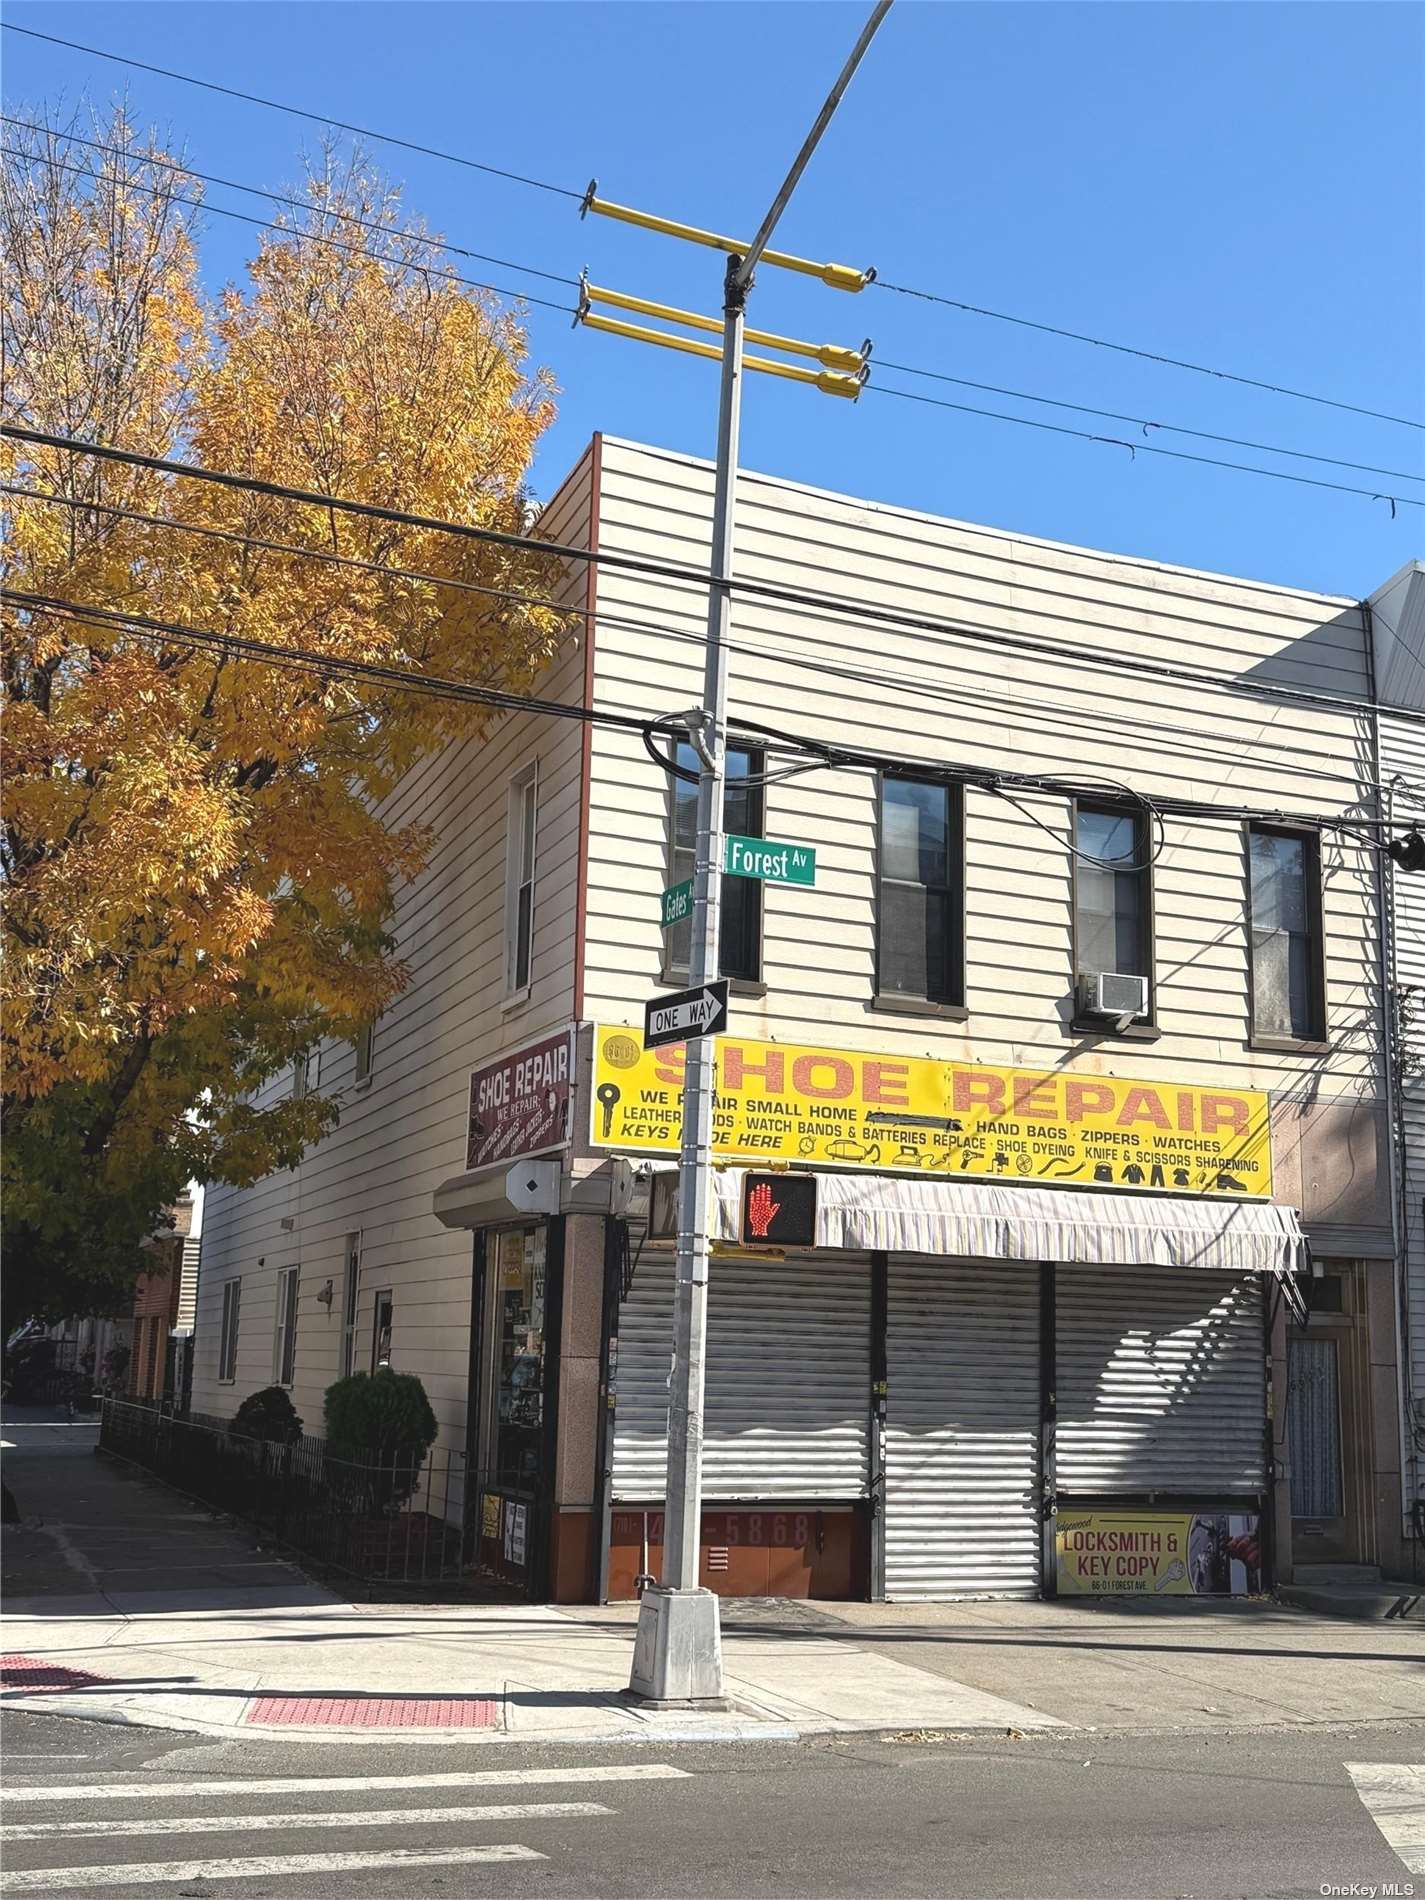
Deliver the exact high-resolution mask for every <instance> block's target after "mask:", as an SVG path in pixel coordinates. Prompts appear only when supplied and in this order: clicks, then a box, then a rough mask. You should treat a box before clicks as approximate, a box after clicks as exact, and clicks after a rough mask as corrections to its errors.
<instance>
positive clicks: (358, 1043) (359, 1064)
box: [351, 1023, 376, 1088]
mask: <svg viewBox="0 0 1425 1900" xmlns="http://www.w3.org/2000/svg"><path fill="white" fill-rule="evenodd" d="M351 1046H352V1049H353V1051H354V1052H355V1055H356V1086H357V1087H358V1088H361V1087H362V1086H363V1085H364V1084H365V1083H367V1082H369V1081H370V1080H371V1071H372V1068H373V1067H374V1066H375V1062H376V1025H375V1023H367V1024H366V1026H365V1028H364V1029H362V1030H361V1031H360V1032H359V1033H358V1035H357V1037H356V1040H355V1041H354V1042H353V1043H352V1045H351Z"/></svg>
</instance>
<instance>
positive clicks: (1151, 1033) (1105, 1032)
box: [1064, 1016, 1163, 1042]
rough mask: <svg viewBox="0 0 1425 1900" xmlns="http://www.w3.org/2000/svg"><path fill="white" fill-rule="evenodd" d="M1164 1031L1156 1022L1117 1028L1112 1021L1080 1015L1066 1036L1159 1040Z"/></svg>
mask: <svg viewBox="0 0 1425 1900" xmlns="http://www.w3.org/2000/svg"><path fill="white" fill-rule="evenodd" d="M1162 1033H1163V1032H1162V1030H1161V1029H1159V1027H1158V1025H1157V1024H1156V1023H1129V1025H1128V1027H1127V1028H1126V1029H1115V1028H1114V1026H1113V1024H1112V1023H1111V1022H1105V1021H1102V1020H1101V1019H1099V1018H1094V1019H1093V1020H1091V1021H1085V1020H1084V1018H1082V1017H1080V1016H1076V1017H1075V1018H1074V1020H1073V1021H1072V1022H1071V1023H1070V1024H1069V1025H1068V1026H1067V1028H1066V1029H1065V1030H1064V1034H1065V1035H1066V1036H1100V1037H1102V1038H1104V1039H1105V1040H1107V1041H1112V1042H1157V1041H1158V1040H1159V1039H1160V1038H1161V1036H1162Z"/></svg>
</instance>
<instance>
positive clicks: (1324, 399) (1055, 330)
mask: <svg viewBox="0 0 1425 1900" xmlns="http://www.w3.org/2000/svg"><path fill="white" fill-rule="evenodd" d="M874 281H875V283H876V286H877V288H878V289H880V290H891V291H895V292H896V293H897V294H898V295H900V296H902V297H918V298H920V300H921V301H922V302H924V303H935V304H943V305H944V306H945V307H946V308H947V309H949V310H963V311H965V312H966V313H967V314H968V315H970V316H972V317H991V318H993V319H994V321H995V322H997V323H1015V324H1018V325H1019V326H1020V328H1021V329H1025V330H1040V331H1042V332H1043V333H1044V334H1045V335H1046V336H1061V337H1067V338H1068V340H1069V341H1070V342H1071V343H1090V344H1092V345H1093V346H1094V347H1095V348H1096V349H1100V350H1116V351H1117V352H1118V353H1119V355H1121V356H1137V357H1140V358H1141V359H1142V360H1143V361H1144V362H1148V363H1162V364H1165V365H1166V366H1167V367H1168V368H1169V369H1186V370H1192V371H1193V372H1194V373H1195V374H1196V375H1199V376H1215V377H1216V378H1217V379H1218V380H1219V381H1221V382H1228V383H1241V384H1242V385H1243V386H1244V387H1245V388H1247V389H1265V390H1266V391H1267V392H1268V393H1269V394H1271V395H1273V396H1292V397H1295V398H1296V400H1297V401H1299V402H1314V403H1320V404H1321V405H1322V407H1323V408H1326V409H1344V410H1347V411H1348V412H1349V413H1350V414H1351V415H1354V416H1369V417H1370V418H1371V419H1372V421H1375V422H1395V423H1399V425H1400V426H1401V428H1403V429H1425V422H1417V421H1416V420H1415V419H1414V417H1412V416H1394V415H1390V414H1388V413H1387V412H1386V411H1385V410H1382V409H1366V408H1363V407H1362V406H1361V405H1360V404H1359V403H1354V402H1342V401H1340V400H1339V399H1338V398H1337V397H1335V396H1317V395H1314V394H1312V393H1311V391H1309V390H1305V389H1290V388H1288V387H1287V386H1286V384H1284V383H1268V382H1262V381H1259V380H1258V378H1257V377H1255V376H1239V375H1237V374H1236V373H1235V372H1234V371H1232V370H1230V369H1214V368H1213V367H1212V366H1211V365H1210V364H1207V363H1189V362H1185V361H1184V360H1183V359H1182V358H1181V357H1177V356H1164V355H1162V354H1161V353H1159V352H1158V351H1156V350H1139V349H1135V348H1133V346H1132V345H1131V344H1128V343H1110V342H1109V341H1108V340H1107V339H1106V338H1104V337H1101V336H1085V335H1083V334H1082V332H1080V331H1078V330H1064V329H1060V328H1059V326H1058V325H1057V324H1053V323H1040V322H1037V321H1036V320H1035V319H1034V318H1032V317H1016V316H1011V315H1010V314H1009V313H1008V312H1007V311H1004V310H986V309H984V308H983V306H982V305H980V304H974V303H962V302H960V300H959V299H958V298H955V297H942V296H940V295H938V294H937V293H936V292H934V291H931V290H917V289H915V288H914V287H913V286H912V285H909V284H888V283H887V282H886V280H885V279H884V278H883V277H877V278H876V279H875V280H874Z"/></svg>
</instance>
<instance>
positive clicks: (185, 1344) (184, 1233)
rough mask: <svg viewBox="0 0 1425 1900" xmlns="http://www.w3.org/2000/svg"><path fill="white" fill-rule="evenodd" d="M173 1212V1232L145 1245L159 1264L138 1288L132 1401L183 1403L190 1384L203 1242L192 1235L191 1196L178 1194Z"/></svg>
mask: <svg viewBox="0 0 1425 1900" xmlns="http://www.w3.org/2000/svg"><path fill="white" fill-rule="evenodd" d="M169 1213H170V1216H171V1217H172V1220H173V1226H172V1228H171V1229H168V1230H165V1232H163V1233H162V1234H159V1235H156V1236H155V1237H154V1238H153V1239H152V1240H151V1241H148V1242H146V1243H145V1245H146V1248H147V1250H148V1251H149V1252H150V1253H151V1254H153V1255H154V1257H155V1265H154V1266H153V1267H151V1268H150V1269H149V1271H148V1272H147V1273H145V1274H143V1275H141V1277H140V1279H139V1281H138V1284H137V1285H136V1286H135V1288H134V1306H133V1347H132V1357H131V1358H130V1361H129V1377H128V1386H129V1394H130V1396H131V1397H133V1398H140V1399H163V1398H170V1399H176V1398H181V1397H182V1394H183V1391H184V1387H185V1383H186V1379H187V1372H188V1366H187V1354H188V1349H189V1342H190V1341H191V1339H192V1336H193V1321H194V1316H195V1313H196V1310H197V1300H198V1264H199V1254H200V1251H201V1247H202V1241H201V1239H200V1237H199V1236H198V1235H197V1234H195V1233H194V1232H193V1231H192V1227H193V1199H192V1196H191V1195H189V1194H182V1195H180V1196H179V1198H178V1200H177V1201H175V1202H174V1204H173V1206H172V1207H171V1208H170V1209H169Z"/></svg>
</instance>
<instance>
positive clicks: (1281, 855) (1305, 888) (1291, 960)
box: [1247, 825, 1326, 1042]
mask: <svg viewBox="0 0 1425 1900" xmlns="http://www.w3.org/2000/svg"><path fill="white" fill-rule="evenodd" d="M1247 849H1248V855H1249V859H1250V873H1251V876H1250V884H1251V959H1252V1038H1253V1040H1254V1041H1257V1040H1261V1039H1266V1040H1268V1041H1282V1042H1316V1041H1319V1040H1320V1039H1321V1038H1322V1037H1323V1036H1324V1035H1325V1033H1326V1000H1325V997H1324V995H1323V993H1322V987H1323V986H1322V968H1323V963H1322V955H1321V857H1320V844H1319V841H1318V839H1317V838H1316V836H1315V834H1314V833H1311V832H1306V831H1287V830H1283V829H1279V828H1278V827H1277V826H1274V825H1252V826H1250V827H1249V829H1248V833H1247Z"/></svg>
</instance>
